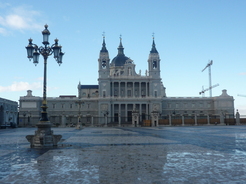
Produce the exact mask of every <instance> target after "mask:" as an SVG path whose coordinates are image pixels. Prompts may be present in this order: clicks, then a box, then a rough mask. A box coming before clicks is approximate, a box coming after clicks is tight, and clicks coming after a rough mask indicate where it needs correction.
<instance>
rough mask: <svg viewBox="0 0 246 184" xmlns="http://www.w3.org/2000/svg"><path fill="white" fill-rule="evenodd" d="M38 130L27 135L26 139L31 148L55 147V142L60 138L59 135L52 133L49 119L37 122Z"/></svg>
mask: <svg viewBox="0 0 246 184" xmlns="http://www.w3.org/2000/svg"><path fill="white" fill-rule="evenodd" d="M37 127H38V130H37V131H35V135H27V136H26V139H27V140H28V142H30V147H31V148H52V147H57V143H58V142H59V141H60V140H61V138H62V136H61V135H53V130H51V124H50V122H49V121H46V122H39V123H38V124H37Z"/></svg>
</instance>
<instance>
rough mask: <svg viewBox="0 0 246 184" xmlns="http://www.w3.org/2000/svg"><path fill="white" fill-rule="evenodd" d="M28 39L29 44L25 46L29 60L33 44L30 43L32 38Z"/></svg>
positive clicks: (31, 55)
mask: <svg viewBox="0 0 246 184" xmlns="http://www.w3.org/2000/svg"><path fill="white" fill-rule="evenodd" d="M28 41H29V45H28V46H26V50H27V58H29V60H30V61H31V59H32V58H33V51H34V47H33V44H32V39H31V38H30V39H29V40H28Z"/></svg>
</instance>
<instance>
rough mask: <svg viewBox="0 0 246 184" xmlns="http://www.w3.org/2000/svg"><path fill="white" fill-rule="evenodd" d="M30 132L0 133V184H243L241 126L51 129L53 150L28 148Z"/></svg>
mask: <svg viewBox="0 0 246 184" xmlns="http://www.w3.org/2000/svg"><path fill="white" fill-rule="evenodd" d="M35 130H36V129H35V128H17V129H0V143H1V144H0V157H1V160H0V183H1V184H5V183H11V184H26V183H28V184H29V183H34V184H35V183H42V184H43V183H52V184H53V183H60V184H63V183H66V184H68V183H72V184H76V183H79V184H80V183H85V184H87V183H92V184H96V183H105V184H121V183H129V184H138V183H139V184H142V183H151V184H161V183H204V184H207V183H230V184H231V183H235V184H238V183H239V184H240V183H245V181H246V126H191V127H148V128H126V127H124V128H123V127H122V128H120V127H119V128H111V127H108V128H106V127H100V128H84V129H82V130H76V129H75V128H53V130H54V133H55V134H61V135H62V136H63V137H62V141H61V142H60V143H59V146H58V148H56V149H33V148H30V147H29V143H28V142H27V140H26V139H25V136H26V135H31V134H34V131H35Z"/></svg>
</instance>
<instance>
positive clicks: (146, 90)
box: [145, 82, 148, 97]
mask: <svg viewBox="0 0 246 184" xmlns="http://www.w3.org/2000/svg"><path fill="white" fill-rule="evenodd" d="M145 88H146V89H145V97H147V95H148V82H145Z"/></svg>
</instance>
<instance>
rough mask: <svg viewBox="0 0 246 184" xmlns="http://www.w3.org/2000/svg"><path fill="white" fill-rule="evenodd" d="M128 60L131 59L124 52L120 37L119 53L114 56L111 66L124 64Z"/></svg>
mask: <svg viewBox="0 0 246 184" xmlns="http://www.w3.org/2000/svg"><path fill="white" fill-rule="evenodd" d="M127 60H129V58H128V57H126V56H125V54H124V47H123V46H122V43H121V39H120V45H119V47H118V55H117V56H116V57H114V59H113V60H112V61H111V66H124V64H125V63H126V61H127Z"/></svg>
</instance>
